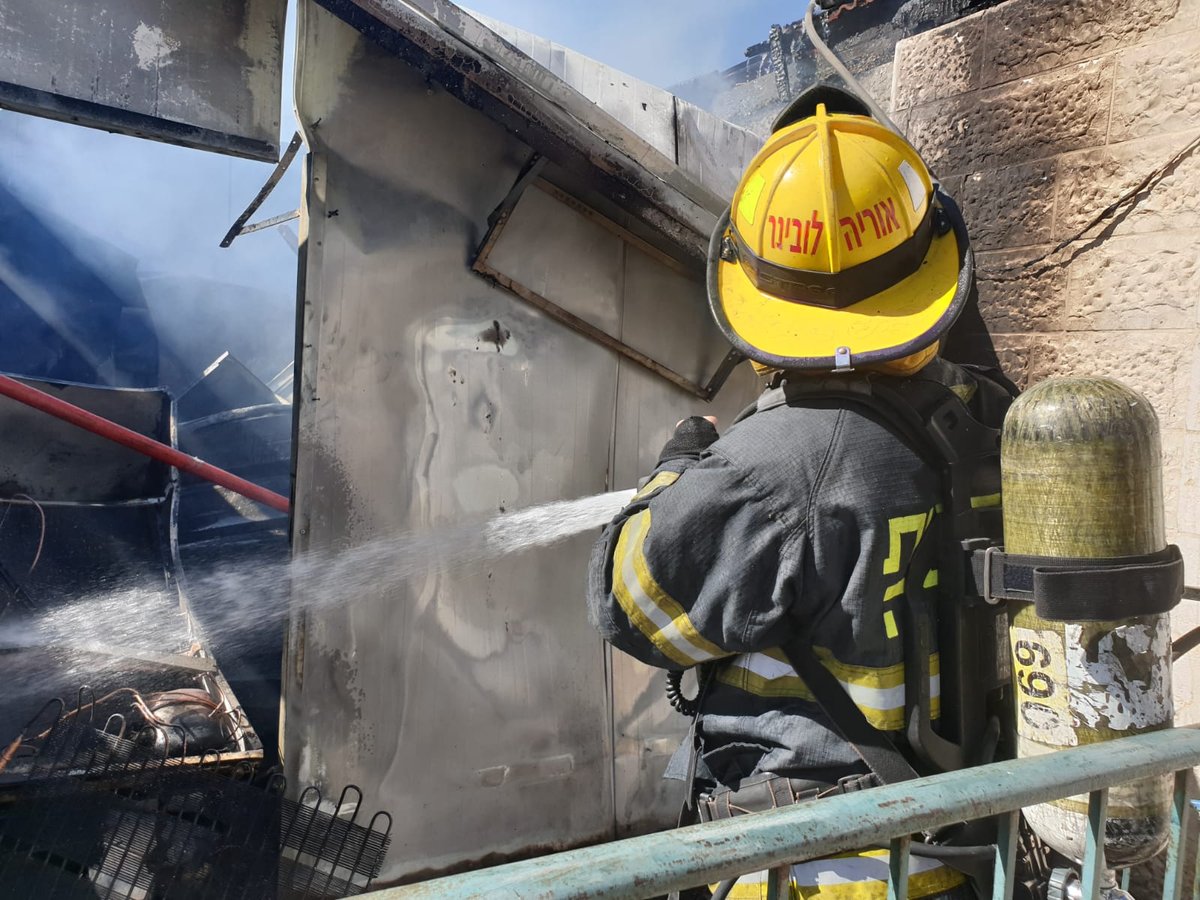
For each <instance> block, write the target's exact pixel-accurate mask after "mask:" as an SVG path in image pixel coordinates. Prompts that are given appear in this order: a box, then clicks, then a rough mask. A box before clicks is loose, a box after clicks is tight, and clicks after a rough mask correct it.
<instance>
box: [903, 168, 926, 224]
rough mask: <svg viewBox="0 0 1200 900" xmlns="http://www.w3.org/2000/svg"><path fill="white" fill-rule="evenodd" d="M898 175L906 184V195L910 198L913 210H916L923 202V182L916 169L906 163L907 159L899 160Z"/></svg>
mask: <svg viewBox="0 0 1200 900" xmlns="http://www.w3.org/2000/svg"><path fill="white" fill-rule="evenodd" d="M900 175H901V177H902V178H903V179H904V183H905V184H907V185H908V196H909V199H911V200H912V206H913V212H916V211H918V210H920V208H921V205H922V204H923V203H924V202H925V183H924V182H923V181H922V180H921V176H920V175H919V174H918V173H917V170H916V169H914V168H913V167H912V166H910V165H909V164H908V160H907V159H905V160H901V161H900Z"/></svg>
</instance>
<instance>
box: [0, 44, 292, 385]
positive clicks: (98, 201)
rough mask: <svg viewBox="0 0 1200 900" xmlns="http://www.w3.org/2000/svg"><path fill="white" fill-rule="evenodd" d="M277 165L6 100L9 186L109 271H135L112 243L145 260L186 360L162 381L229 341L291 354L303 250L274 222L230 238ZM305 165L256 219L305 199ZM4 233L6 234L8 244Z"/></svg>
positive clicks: (279, 362) (173, 341)
mask: <svg viewBox="0 0 1200 900" xmlns="http://www.w3.org/2000/svg"><path fill="white" fill-rule="evenodd" d="M287 35H288V39H287V46H286V47H285V64H284V65H285V71H284V87H285V93H284V98H283V113H284V115H283V118H282V121H283V123H284V124H283V133H282V134H281V135H280V144H281V146H282V145H286V143H287V141H288V140H289V138H290V137H291V134H292V132H293V131H294V129H295V125H294V118H293V116H292V112H291V96H290V87H291V68H292V60H293V55H294V54H293V47H292V46H291V45H292V44H293V43H294V41H293V36H292V35H293V29H292V28H288V30H287ZM271 169H272V166H271V164H270V163H263V162H255V161H251V160H244V159H236V158H232V157H227V156H221V155H218V154H215V153H209V152H204V151H200V150H192V149H187V148H183V147H176V146H172V145H169V144H163V143H159V142H156V141H148V140H144V139H140V138H133V137H126V136H123V135H118V134H108V133H106V132H102V131H98V130H94V129H90V128H82V127H79V126H77V125H72V124H68V123H62V122H56V121H50V120H46V119H40V118H37V117H34V116H27V115H22V114H20V113H14V112H9V111H4V110H0V185H3V186H6V187H7V188H8V189H9V190H10V191H11V192H12V193H13V194H15V195H16V196H17V197H18V198H19V199H20V200H21V201H22V202H23V203H24V204H25V205H27V206H28V207H29V208H30V209H31V210H32V213H33V215H35V216H36V217H37V218H38V219H40V220H41V221H42V222H43V223H45V224H46V225H47V226H48V227H49V228H51V230H53V231H54V232H55V233H56V234H57V236H58V237H59V238H60V239H61V240H62V241H63V243H65V244H67V245H68V246H69V247H70V248H71V249H72V250H73V251H75V252H76V253H77V254H78V255H79V256H80V257H81V258H84V259H87V260H89V261H90V262H91V263H92V265H93V268H94V269H95V274H96V275H97V276H98V277H99V278H100V279H101V280H106V281H110V282H111V281H113V280H116V279H119V278H123V277H124V273H121V272H117V271H115V270H106V266H105V265H104V257H105V256H106V254H105V252H104V249H105V248H115V249H116V250H118V251H120V253H117V254H112V253H109V254H107V255H108V256H115V257H120V256H121V255H122V254H125V255H127V256H128V257H132V258H133V259H134V260H135V261H136V273H137V281H138V282H139V284H137V285H135V287H136V288H138V289H140V290H141V292H142V293H143V294H144V295H145V297H146V302H147V304H148V305H149V308H150V312H151V316H152V318H153V321H154V327H155V329H156V330H157V332H158V336H159V342H160V344H161V345H162V346H163V348H164V358H169V357H170V356H171V354H172V353H173V354H174V356H175V360H176V361H175V363H174V364H173V365H167V366H165V368H164V370H163V372H162V374H163V376H164V378H163V379H162V380H163V381H164V382H165V383H167V384H168V386H171V387H174V388H175V389H176V390H180V389H182V388H183V387H186V386H187V384H188V383H190V381H191V380H194V378H196V377H199V375H200V372H201V371H202V370H203V367H204V366H205V365H207V364H208V363H210V362H211V361H212V360H213V359H214V358H215V357H216V356H218V355H219V354H220V353H222V352H223V351H225V350H227V349H228V350H231V351H232V352H233V353H234V355H235V356H238V357H239V358H240V359H242V361H243V362H245V363H247V365H249V366H250V367H251V368H252V369H253V370H255V372H256V374H258V375H259V376H260V377H264V378H269V377H270V376H271V375H274V374H275V372H276V371H278V370H279V369H280V368H281V367H282V366H283V365H284V364H286V363H287V362H288V361H289V360H290V359H291V356H292V352H293V346H294V338H293V329H294V321H295V311H294V310H295V297H296V292H295V285H296V253H295V250H294V249H293V248H292V247H291V246H289V244H288V243H287V241H285V240H284V239H283V238H282V237H281V235H280V234H278V233H276V232H275V231H274V230H269V231H263V232H259V233H256V234H251V235H246V236H244V237H241V238H239V239H238V240H237V241H235V242H234V244H233V246H232V247H230V248H229V249H225V250H223V249H221V248H220V247H219V246H218V243H219V242H220V240H221V238H222V237H223V236H224V234H225V232H226V231H227V230H228V229H229V226H230V225H231V224H232V223H233V221H234V219H236V218H237V216H238V214H239V213H240V212H241V211H242V210H243V209H244V208H245V206H246V204H247V203H248V202H249V201H250V199H251V198H253V197H254V195H255V194H256V193H257V192H258V190H259V188H260V187H261V186H262V183H263V182H264V181H265V180H266V178H267V176H268V175H269V174H270V172H271ZM300 169H301V166H300V164H299V161H297V162H296V163H295V164H293V166H292V169H291V170H290V171H289V172H288V174H287V176H285V178H284V180H283V182H282V183H280V185H279V186H278V187H277V188H276V190H275V192H274V194H273V195H272V196H271V197H270V198H269V199H268V201H267V203H266V204H264V206H263V207H262V209H260V211H259V213H257V214H256V218H265V217H267V216H270V215H274V214H276V213H281V212H286V211H288V210H290V209H295V208H296V207H297V206H298V205H299V202H300V174H301V173H300ZM285 227H289V226H285ZM290 227H292V228H294V227H295V224H294V223H292V224H291V226H290ZM4 243H5V241H4V235H0V251H2V250H3V245H4ZM98 249H99V250H100V252H99V253H97V250H98ZM172 379H174V380H175V382H176V383H174V384H171V381H172Z"/></svg>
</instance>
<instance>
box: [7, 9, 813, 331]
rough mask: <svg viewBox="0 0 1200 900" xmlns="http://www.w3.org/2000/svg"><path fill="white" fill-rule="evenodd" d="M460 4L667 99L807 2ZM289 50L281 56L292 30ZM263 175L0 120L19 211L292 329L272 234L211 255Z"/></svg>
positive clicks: (288, 199) (10, 117) (291, 190)
mask: <svg viewBox="0 0 1200 900" xmlns="http://www.w3.org/2000/svg"><path fill="white" fill-rule="evenodd" d="M47 2H50V0H47ZM466 5H468V6H470V7H471V8H473V9H475V10H477V11H479V12H481V13H484V14H486V15H489V16H493V17H495V18H497V19H502V20H505V21H508V22H511V23H512V24H514V25H516V26H518V27H520V28H524V29H525V30H527V31H533V32H535V33H538V34H541V35H542V36H544V37H547V38H550V39H551V40H554V41H556V42H558V43H560V44H564V45H566V46H568V47H571V48H573V49H576V50H578V51H580V52H582V53H584V54H586V55H588V56H591V57H593V58H595V59H598V60H600V61H602V62H605V63H608V64H609V65H612V66H615V67H616V68H618V69H621V70H623V71H626V72H628V73H629V74H631V75H633V76H635V77H637V78H641V79H643V80H645V81H649V82H651V83H653V84H657V85H660V86H663V87H669V86H670V85H672V84H676V83H679V82H681V81H684V80H686V79H688V78H690V77H692V76H694V75H700V74H703V73H706V72H710V71H713V70H715V69H721V68H725V67H728V66H730V65H733V64H734V63H736V62H738V61H739V60H740V59H741V58H742V54H743V51H744V49H745V48H746V47H747V46H748V45H750V44H752V43H756V42H758V41H761V40H764V39H765V37H766V34H767V30H768V28H769V27H770V26H771V24H772V23H775V22H780V23H783V22H789V21H793V20H795V19H797V18H799V16H800V15H801V13H802V11H803V7H804V4H803V2H802V0H801V2H780V0H748V2H747V0H743V2H739V0H735V2H732V3H730V2H727V0H657V2H655V0H651V2H646V0H606V2H604V3H603V4H601V3H583V2H566V0H473V2H470V3H468V4H466ZM288 38H289V45H290V43H291V38H292V34H291V23H290V22H289V29H288ZM290 49H291V48H290V46H289V48H288V50H289V53H288V62H289V63H290V57H291V53H290ZM288 89H290V79H289V78H288V77H286V76H285V92H286V91H287V90H288ZM290 105H291V104H290V97H288V96H286V93H285V99H284V111H285V115H284V117H283V120H284V129H285V132H284V134H283V135H282V137H281V146H282V145H283V144H286V143H287V139H288V137H289V136H290V134H291V130H292V121H293V120H292V116H291V113H290ZM293 169H294V171H293V172H291V173H289V177H288V178H287V179H286V180H285V181H284V182H283V183H282V184H281V185H280V186H279V188H278V189H277V190H276V191H275V194H274V195H273V196H272V197H271V198H270V200H269V201H268V203H267V204H266V206H264V207H263V209H262V211H261V213H260V215H261V216H266V215H272V214H274V213H277V212H283V211H285V210H288V209H292V208H295V206H296V205H297V204H298V200H299V171H298V170H299V166H294V167H293ZM270 170H271V166H270V165H269V164H266V163H257V162H251V161H248V160H240V159H232V158H229V157H224V156H218V155H216V154H212V153H205V152H201V151H195V150H186V149H183V148H180V147H173V146H170V145H166V144H158V143H154V142H150V141H144V140H140V139H136V138H129V137H124V136H121V135H112V134H107V133H105V132H101V131H95V130H91V129H85V128H80V127H78V126H73V125H66V124H62V123H59V122H51V121H46V120H42V119H37V118H32V117H28V116H22V115H20V114H17V113H12V112H7V111H3V110H0V180H3V181H4V183H5V184H7V185H9V187H10V188H11V189H13V190H14V191H16V192H17V193H19V194H20V195H21V196H22V197H23V198H24V199H25V200H26V202H28V203H30V204H32V205H33V206H34V207H35V208H39V209H44V210H46V211H48V212H49V213H51V214H53V215H55V216H58V217H61V218H68V219H71V220H72V221H74V222H76V223H77V224H78V225H79V226H80V227H81V228H83V229H84V230H85V231H87V232H90V233H92V234H94V235H97V236H100V237H102V238H103V239H104V240H107V241H109V242H111V243H113V244H115V245H116V246H118V247H119V248H120V249H122V250H124V251H126V252H127V253H130V254H132V255H133V256H135V257H136V258H137V259H138V260H139V264H140V266H141V268H142V269H143V270H144V271H147V272H153V271H158V272H169V273H172V274H180V275H184V276H188V275H193V274H194V275H196V276H200V277H213V276H214V275H215V276H218V277H220V278H222V279H224V280H227V281H230V282H233V283H236V284H244V285H247V286H253V287H255V288H257V289H260V290H264V291H266V292H267V293H268V294H269V296H270V301H269V302H270V303H272V304H273V305H274V306H277V307H278V309H279V315H280V318H279V322H280V326H279V327H280V328H289V329H290V328H291V323H292V306H293V302H294V279H295V255H294V252H293V250H292V249H291V248H290V247H289V246H288V244H287V243H286V242H285V241H284V240H283V239H282V238H281V236H280V235H279V234H278V233H277V232H275V231H273V230H272V231H269V232H261V233H258V234H253V235H247V236H245V237H242V238H240V239H239V240H238V241H236V242H235V243H234V246H233V248H232V249H229V250H221V249H219V248H218V247H217V244H218V242H219V240H220V238H221V237H222V236H223V235H224V233H225V231H226V230H227V229H228V227H229V225H230V224H231V223H232V221H233V219H234V218H235V217H236V216H237V215H238V213H239V212H240V211H241V210H242V209H243V208H244V206H245V204H246V203H247V202H248V201H249V200H250V198H251V197H253V196H254V194H255V193H256V192H257V190H258V188H259V186H260V185H261V183H262V182H263V180H264V179H265V178H266V176H267V175H268V174H269V173H270Z"/></svg>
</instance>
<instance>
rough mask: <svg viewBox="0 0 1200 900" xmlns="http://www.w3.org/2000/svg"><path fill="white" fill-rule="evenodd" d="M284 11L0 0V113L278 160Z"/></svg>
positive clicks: (270, 6) (171, 1) (273, 6)
mask: <svg viewBox="0 0 1200 900" xmlns="http://www.w3.org/2000/svg"><path fill="white" fill-rule="evenodd" d="M286 8H287V3H286V0H217V2H211V3H204V4H197V3H195V2H194V0H111V2H108V3H104V4H97V3H93V2H89V0H67V2H54V3H47V2H43V0H5V3H4V4H3V5H0V33H3V34H4V40H3V41H0V106H4V107H7V108H9V109H15V110H17V111H19V112H25V113H32V114H34V115H40V116H46V117H48V118H52V119H62V120H64V121H69V122H75V123H77V124H81V125H90V126H92V127H95V128H103V129H104V130H106V131H118V132H121V133H124V134H131V135H135V136H138V137H148V138H153V139H155V140H161V141H167V142H169V143H173V144H183V145H185V146H189V147H198V148H201V149H205V150H215V151H217V152H220V153H230V154H234V155H237V156H247V157H250V158H253V159H264V160H274V159H275V158H276V157H277V156H278V154H279V110H280V100H281V95H282V84H281V76H282V67H283V23H284V12H285V10H286Z"/></svg>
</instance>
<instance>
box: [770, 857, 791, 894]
mask: <svg viewBox="0 0 1200 900" xmlns="http://www.w3.org/2000/svg"><path fill="white" fill-rule="evenodd" d="M791 896H792V867H791V864H788V865H786V866H780V867H779V868H777V869H771V870H770V871H769V872H767V900H791Z"/></svg>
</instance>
